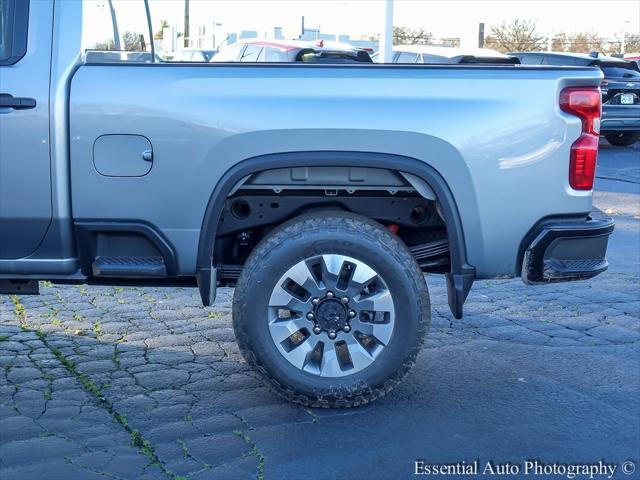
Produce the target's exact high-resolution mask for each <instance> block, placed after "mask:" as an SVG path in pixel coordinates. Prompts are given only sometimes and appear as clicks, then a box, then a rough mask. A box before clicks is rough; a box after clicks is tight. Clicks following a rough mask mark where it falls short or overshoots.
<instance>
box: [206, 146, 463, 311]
mask: <svg viewBox="0 0 640 480" xmlns="http://www.w3.org/2000/svg"><path fill="white" fill-rule="evenodd" d="M312 166H325V167H326V166H330V167H332V166H336V167H338V166H342V167H344V166H352V167H368V168H383V169H388V170H397V171H401V172H406V173H411V174H413V175H415V176H417V177H419V178H421V179H422V180H424V181H425V182H426V183H427V184H428V185H429V186H430V187H431V188H432V189H433V191H434V192H435V194H436V197H437V199H438V202H439V203H440V206H441V208H442V214H443V216H444V220H445V223H446V227H447V236H448V238H449V248H450V252H451V253H450V254H451V272H449V273H447V274H446V279H447V292H448V300H449V307H450V308H451V312H452V313H453V315H454V317H455V318H461V317H462V306H463V304H464V301H465V300H466V298H467V295H468V294H469V290H470V289H471V285H472V284H473V281H474V279H475V268H474V267H472V266H471V265H469V264H468V263H467V254H466V246H465V241H464V228H463V225H462V221H461V219H460V214H459V211H458V207H457V204H456V201H455V198H454V196H453V194H452V192H451V189H450V188H449V185H448V184H447V182H446V181H445V179H444V178H443V177H442V176H441V175H440V173H439V172H438V171H436V170H435V169H434V168H433V167H431V166H430V165H428V164H426V163H425V162H423V161H421V160H418V159H415V158H412V157H406V156H403V155H393V154H388V153H378V152H364V151H356V152H352V151H304V152H286V153H271V154H266V155H260V156H256V157H251V158H247V159H246V160H243V161H241V162H238V163H237V164H235V165H234V166H233V167H231V168H230V169H229V170H227V171H226V172H225V174H224V175H223V176H222V177H221V178H220V180H219V181H218V183H217V185H216V187H215V188H214V190H213V192H212V194H211V197H210V198H209V203H208V205H207V209H206V211H205V214H204V218H203V221H202V228H201V230H200V239H199V242H198V258H197V267H196V278H197V281H198V288H199V289H200V295H201V297H202V302H203V303H204V305H210V304H211V303H212V302H213V300H214V299H215V288H216V274H215V268H213V266H212V262H213V255H214V245H215V239H216V234H217V231H218V222H219V220H220V216H221V214H222V210H223V208H224V202H225V200H226V198H227V197H228V196H229V193H230V192H231V190H232V188H233V187H234V186H235V185H236V184H237V183H238V182H239V181H240V180H242V179H243V178H244V177H246V176H247V175H251V174H253V173H257V172H260V171H264V170H272V169H277V168H291V167H312Z"/></svg>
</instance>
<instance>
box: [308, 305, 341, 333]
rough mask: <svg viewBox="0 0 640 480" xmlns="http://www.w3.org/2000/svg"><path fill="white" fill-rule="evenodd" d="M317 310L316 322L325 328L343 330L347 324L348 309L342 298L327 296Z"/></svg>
mask: <svg viewBox="0 0 640 480" xmlns="http://www.w3.org/2000/svg"><path fill="white" fill-rule="evenodd" d="M315 310H316V313H315V316H316V320H315V321H316V324H317V325H318V326H319V327H320V328H322V329H323V330H328V331H330V330H334V331H336V330H341V329H342V328H343V327H344V326H345V325H346V324H347V318H348V313H347V309H346V307H345V306H344V304H343V303H342V302H341V301H340V300H337V299H335V298H327V299H325V300H322V301H321V302H320V303H318V305H317V306H316V309H315Z"/></svg>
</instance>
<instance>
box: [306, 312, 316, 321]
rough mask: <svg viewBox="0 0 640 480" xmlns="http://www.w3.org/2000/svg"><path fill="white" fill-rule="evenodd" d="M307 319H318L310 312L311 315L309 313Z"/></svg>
mask: <svg viewBox="0 0 640 480" xmlns="http://www.w3.org/2000/svg"><path fill="white" fill-rule="evenodd" d="M307 318H308V319H309V320H313V319H314V318H316V316H315V315H314V314H313V313H311V312H309V313H307Z"/></svg>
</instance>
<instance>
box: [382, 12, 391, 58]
mask: <svg viewBox="0 0 640 480" xmlns="http://www.w3.org/2000/svg"><path fill="white" fill-rule="evenodd" d="M384 3H385V5H384V24H383V28H382V33H381V35H380V61H381V63H391V61H392V60H393V0H385V2H384Z"/></svg>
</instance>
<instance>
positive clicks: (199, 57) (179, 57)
mask: <svg viewBox="0 0 640 480" xmlns="http://www.w3.org/2000/svg"><path fill="white" fill-rule="evenodd" d="M215 54H216V50H200V49H196V48H185V49H184V50H180V51H179V52H178V53H176V56H175V57H173V61H174V62H210V61H211V59H212V58H213V56H214V55H215Z"/></svg>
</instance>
